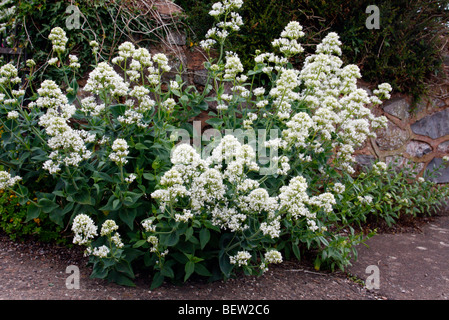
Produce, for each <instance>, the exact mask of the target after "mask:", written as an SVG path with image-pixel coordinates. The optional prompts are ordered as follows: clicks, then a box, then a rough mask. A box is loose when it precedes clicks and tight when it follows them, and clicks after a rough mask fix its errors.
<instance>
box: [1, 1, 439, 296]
mask: <svg viewBox="0 0 449 320" xmlns="http://www.w3.org/2000/svg"><path fill="white" fill-rule="evenodd" d="M241 5H242V1H238V0H225V1H223V2H218V3H216V4H214V5H213V7H212V10H211V15H212V16H214V17H215V18H216V19H217V24H216V26H214V27H213V28H212V29H211V30H210V32H208V38H207V39H206V40H204V41H203V42H202V43H201V45H202V47H203V48H204V49H205V50H206V51H210V50H212V49H213V48H214V47H217V48H218V53H219V55H218V59H215V60H214V59H212V58H210V60H209V61H208V62H207V63H206V64H205V66H206V68H207V69H208V71H209V75H208V82H209V83H208V84H207V85H206V87H205V89H204V91H203V92H198V91H197V89H196V88H195V87H193V86H187V85H186V84H185V83H183V82H182V78H181V76H180V75H176V76H175V77H173V78H172V79H169V80H168V81H165V80H163V77H162V76H163V74H164V73H166V72H168V71H170V69H171V67H170V65H169V61H168V59H167V57H166V56H165V55H164V54H160V53H156V54H151V53H150V52H149V51H148V50H146V49H145V48H136V47H135V46H134V45H133V44H132V43H130V42H125V43H123V44H121V45H120V46H119V47H118V54H117V55H116V56H115V57H114V59H112V64H110V63H108V62H98V61H97V60H95V61H96V65H95V67H94V69H93V71H92V72H91V73H90V74H89V77H88V79H87V82H86V85H85V86H84V88H83V89H84V91H85V92H87V93H89V94H90V95H89V96H87V97H85V98H83V99H81V100H80V99H79V98H78V97H77V96H76V91H77V90H78V87H77V84H76V81H75V82H74V81H73V80H72V81H70V80H69V76H70V75H71V72H73V70H76V68H79V64H78V63H77V58H76V57H75V56H71V58H70V59H69V61H68V63H69V65H68V66H63V61H60V65H61V66H60V68H63V69H64V70H67V74H66V77H65V78H66V83H65V84H61V85H58V84H57V83H56V82H54V81H52V80H45V81H43V82H42V83H41V85H40V88H39V89H38V90H37V93H38V97H37V99H35V100H33V101H29V100H30V99H27V98H26V97H25V96H24V95H25V90H24V89H19V90H17V89H16V87H17V85H18V84H19V83H20V79H19V78H18V73H17V69H15V67H14V66H12V65H10V64H7V65H5V66H3V67H1V68H0V76H1V78H0V84H1V85H2V89H3V93H2V95H1V96H0V98H1V101H2V111H1V113H2V117H1V123H0V125H2V126H3V128H5V133H4V134H3V136H2V146H3V148H4V150H5V152H4V153H2V154H1V156H0V161H1V163H2V164H4V165H5V166H6V167H7V168H8V171H2V172H0V179H1V180H0V183H1V189H8V190H10V191H13V192H15V193H16V194H17V195H18V196H20V197H21V199H22V200H21V201H23V202H24V203H25V202H27V201H29V202H30V205H29V209H28V213H27V219H28V220H32V219H37V218H39V217H40V216H41V215H43V214H48V217H49V219H50V220H51V221H53V222H54V223H56V224H57V225H58V226H60V227H66V228H67V229H70V230H72V232H73V234H74V237H73V242H74V243H75V244H78V245H82V246H85V247H86V251H85V253H86V255H89V256H90V262H91V263H92V264H93V273H92V276H94V277H98V278H104V279H108V280H110V281H115V282H117V283H120V284H125V285H132V279H133V278H134V272H133V266H136V265H139V266H144V267H146V268H147V269H149V270H150V271H151V272H152V276H153V283H152V287H157V286H159V285H161V284H162V283H163V281H164V279H171V280H175V281H186V280H187V279H189V278H190V277H191V276H192V274H194V273H196V274H198V275H200V276H206V277H210V278H211V279H220V278H223V277H224V278H228V277H231V276H233V275H235V274H236V272H238V271H239V270H242V271H243V272H245V273H246V274H262V273H263V272H265V271H266V270H267V268H268V267H269V265H270V264H272V263H280V262H282V261H283V259H284V258H287V259H289V258H290V257H291V256H292V255H293V256H296V257H297V258H298V259H300V258H301V256H302V255H303V253H304V252H305V251H309V252H313V253H315V255H316V261H315V266H316V268H319V267H320V266H321V265H322V264H323V263H324V264H326V265H330V266H331V267H332V268H334V267H335V266H338V267H341V268H344V266H346V265H347V264H348V263H349V262H350V259H351V258H352V257H354V256H355V255H356V251H355V245H356V244H358V243H360V242H361V241H363V240H364V237H363V234H362V233H357V232H355V231H354V228H353V226H354V225H357V224H360V223H362V222H363V221H365V219H366V217H367V216H369V214H372V213H375V214H376V212H378V210H380V212H381V213H380V214H379V216H381V217H390V216H393V217H394V214H390V211H392V212H395V209H393V208H391V207H388V206H384V207H380V209H378V207H377V206H378V205H379V206H381V205H383V204H384V203H389V201H390V200H389V199H383V198H382V199H381V197H382V195H381V194H379V193H375V192H374V190H375V189H376V188H377V187H378V186H386V188H387V189H388V187H391V186H394V184H392V183H390V184H388V183H385V179H384V178H382V179H377V178H374V177H384V176H385V174H386V170H387V168H386V166H385V164H383V163H378V164H376V165H374V166H373V169H372V172H368V173H363V175H358V176H357V175H356V174H355V173H356V172H355V170H354V164H353V156H352V155H353V153H354V151H355V149H356V148H357V147H359V146H361V145H362V144H363V142H364V141H365V140H366V139H367V138H368V137H373V136H375V130H376V129H377V128H379V127H382V126H384V125H385V124H386V118H384V117H375V116H374V115H372V114H371V112H370V109H369V108H368V105H369V104H379V103H381V100H383V99H388V98H389V92H390V91H391V87H390V86H389V85H388V84H386V83H385V84H382V85H380V86H379V88H378V89H377V90H374V95H373V96H369V95H368V94H367V92H366V91H365V90H362V89H358V88H357V85H356V81H357V79H358V78H360V77H361V74H360V72H359V69H358V68H357V66H355V65H348V66H343V62H342V61H341V59H340V58H339V55H340V54H341V49H340V46H341V43H340V41H339V38H338V35H337V34H335V33H329V34H328V35H327V36H326V37H325V38H324V39H323V41H322V42H321V44H319V45H318V46H317V48H316V52H315V54H314V55H311V56H309V57H307V58H305V61H304V66H303V68H302V69H301V70H295V69H293V68H292V67H291V64H289V58H291V57H293V56H295V55H297V54H300V53H301V52H302V51H303V49H302V46H301V44H300V43H299V39H300V38H301V37H302V36H303V35H304V33H303V31H302V27H301V25H300V24H299V23H298V22H295V21H292V22H290V23H289V24H288V25H287V26H286V27H285V30H284V31H283V32H282V33H281V35H280V38H279V39H275V40H274V41H273V48H274V50H275V52H269V53H262V52H258V53H257V55H256V57H255V67H254V69H253V70H250V71H248V72H245V70H244V68H243V66H242V64H241V62H240V59H239V57H238V55H237V54H235V53H233V52H231V51H226V50H225V48H226V38H227V37H228V35H229V34H230V33H232V32H235V31H238V30H239V28H240V26H241V25H242V23H243V22H242V20H241V18H240V16H239V15H238V13H237V12H236V11H235V10H237V9H238V8H240V6H241ZM50 40H51V41H52V44H53V51H54V52H55V53H56V54H57V55H58V57H59V56H60V54H61V53H62V52H64V51H65V50H66V49H65V35H64V31H63V30H62V29H61V28H55V29H53V30H52V32H51V34H50ZM91 45H92V49H93V52H94V54H95V52H96V48H97V45H96V43H94V42H93V43H91ZM55 58H56V57H55ZM52 59H53V58H52ZM56 59H60V58H56ZM50 60H51V59H50ZM50 62H52V61H49V63H50ZM29 63H30V65H32V61H30V62H29ZM52 63H53V62H52ZM54 67H55V68H58V64H54ZM256 77H258V78H260V80H263V79H265V80H266V79H268V80H269V81H268V82H267V85H266V87H265V86H261V87H257V88H254V87H253V83H254V80H255V79H256ZM258 83H262V82H261V81H259V82H258ZM64 91H65V92H64ZM208 102H210V103H212V102H214V103H216V105H217V107H216V109H211V110H210V111H209V115H210V116H211V118H210V119H209V120H208V121H207V122H208V123H209V124H210V125H211V126H212V127H213V128H214V129H213V130H212V132H213V136H214V137H215V139H213V140H212V141H211V139H209V140H208V141H209V142H210V143H209V145H208V146H207V148H206V150H202V151H201V150H199V149H196V148H195V147H193V146H191V145H190V142H191V141H190V137H191V135H192V134H193V132H192V125H191V124H190V123H189V119H191V118H192V117H194V116H195V115H197V114H198V113H199V112H200V111H201V110H207V109H208V108H209V105H208ZM180 133H183V134H182V135H181V136H180V135H179V134H180ZM184 133H185V134H184ZM267 134H269V136H268V135H267ZM186 136H187V138H186V139H184V138H185V137H186ZM222 136H223V138H221V137H222ZM179 137H181V138H182V139H183V140H182V141H181V142H180V143H178V141H177V139H178V138H179ZM245 138H247V139H245ZM267 139H268V140H267ZM246 140H247V142H246ZM266 148H268V150H269V155H267V154H266ZM376 179H377V180H376ZM39 181H45V183H46V184H47V185H48V186H50V187H49V188H48V189H49V190H50V191H48V192H38V193H36V199H29V198H30V196H29V195H30V194H31V193H30V191H29V188H30V187H32V186H33V183H36V182H38V183H39ZM402 181H403V180H401V182H402ZM431 187H433V185H431V183H428V184H427V189H430V188H431ZM382 190H384V189H382ZM388 190H390V189H388ZM390 192H391V193H393V194H395V195H396V194H399V193H401V191H400V190H397V189H394V188H393V190H390ZM403 193H404V192H403ZM441 196H442V197H443V193H441ZM373 201H377V202H375V204H376V206H374V207H373V206H372V205H371V204H372V203H373ZM423 201H425V199H423ZM437 202H438V199H435V203H437ZM69 226H71V228H69ZM99 226H101V228H100V230H99V229H98V228H99Z"/></svg>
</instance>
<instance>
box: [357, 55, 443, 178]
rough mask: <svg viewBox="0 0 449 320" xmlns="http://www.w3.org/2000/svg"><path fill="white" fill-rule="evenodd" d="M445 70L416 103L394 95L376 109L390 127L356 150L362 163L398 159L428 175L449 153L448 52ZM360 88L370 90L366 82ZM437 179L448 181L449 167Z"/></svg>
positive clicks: (378, 132) (419, 173)
mask: <svg viewBox="0 0 449 320" xmlns="http://www.w3.org/2000/svg"><path fill="white" fill-rule="evenodd" d="M443 57H444V59H443V61H444V64H443V67H444V71H445V72H443V73H442V74H440V75H439V76H438V77H433V78H432V79H431V80H430V81H429V93H428V94H427V95H426V96H424V97H422V98H421V101H420V102H419V103H417V104H416V105H413V104H412V99H411V98H410V97H409V96H406V95H401V94H392V98H391V99H390V100H388V101H385V102H384V103H383V104H382V105H380V106H379V107H377V108H375V109H374V110H373V112H374V113H375V114H376V115H384V116H386V117H387V118H388V120H389V121H388V127H387V128H385V129H380V130H378V131H377V132H376V133H377V138H372V139H371V140H370V141H368V143H367V144H366V145H365V146H363V147H362V148H361V149H360V150H358V151H357V152H356V160H357V162H358V163H359V164H361V165H369V164H370V163H372V162H373V161H374V160H375V159H379V160H381V161H384V162H386V163H391V162H392V161H395V165H396V166H398V167H402V166H411V167H413V168H414V171H416V173H417V174H418V176H422V177H428V176H429V173H430V172H431V171H432V170H434V169H437V168H439V167H440V165H441V164H442V163H443V160H442V158H443V157H444V156H449V52H446V51H445V53H444V54H443ZM361 87H363V88H365V89H366V90H368V91H370V89H369V86H368V85H367V84H361ZM431 179H432V180H434V181H435V182H439V183H448V182H449V168H447V167H446V168H440V169H439V175H437V176H435V177H434V178H431Z"/></svg>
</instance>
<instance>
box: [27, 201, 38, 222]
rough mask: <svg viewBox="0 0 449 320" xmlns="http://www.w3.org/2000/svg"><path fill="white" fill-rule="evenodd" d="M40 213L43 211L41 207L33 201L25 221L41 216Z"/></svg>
mask: <svg viewBox="0 0 449 320" xmlns="http://www.w3.org/2000/svg"><path fill="white" fill-rule="evenodd" d="M40 213H41V208H39V207H38V206H37V205H35V204H34V203H31V204H30V205H29V206H28V211H27V218H26V220H25V222H28V221H30V220H32V219H36V218H37V217H39V215H40Z"/></svg>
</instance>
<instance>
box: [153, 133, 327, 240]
mask: <svg viewBox="0 0 449 320" xmlns="http://www.w3.org/2000/svg"><path fill="white" fill-rule="evenodd" d="M254 160H255V152H254V150H253V149H252V147H251V146H250V145H246V144H244V145H242V144H241V143H240V142H239V141H238V139H237V138H235V137H234V136H232V135H226V136H225V137H224V138H223V139H222V140H221V141H220V143H219V144H218V145H217V146H216V147H215V148H214V149H213V150H212V153H211V155H210V156H209V157H207V158H206V160H203V159H201V157H200V155H199V154H198V153H197V152H196V150H195V149H194V148H193V147H191V146H190V145H188V144H181V145H179V146H178V147H176V148H175V150H174V151H173V153H172V157H171V161H172V163H173V167H172V168H171V169H170V170H168V171H167V172H166V173H165V174H164V176H163V177H162V178H161V181H160V185H161V188H160V189H159V190H156V191H155V192H153V193H152V195H151V196H152V197H153V198H154V199H157V200H158V201H159V202H160V208H161V210H166V209H167V208H169V210H172V208H173V207H175V208H176V203H177V202H180V200H181V199H183V201H184V202H185V201H188V203H189V204H190V205H189V207H188V208H185V207H184V208H183V215H181V214H180V213H176V212H173V213H172V214H173V215H174V217H175V219H176V220H177V221H187V220H189V219H192V218H193V217H194V216H195V215H199V214H201V213H204V212H207V213H208V214H209V215H210V218H211V221H212V223H213V224H214V225H216V226H218V227H220V228H222V229H227V230H230V231H232V232H237V231H238V232H241V231H244V230H246V229H247V228H248V223H249V218H248V217H249V216H251V217H255V218H256V219H262V221H261V225H260V230H261V231H262V233H263V234H264V235H267V236H269V237H271V238H277V237H279V235H280V232H281V223H280V221H281V215H280V213H279V212H281V211H283V210H284V211H287V212H289V214H290V216H291V217H292V218H294V219H299V218H301V217H306V218H307V220H309V221H313V223H315V221H314V220H315V219H316V218H317V217H316V212H317V210H320V209H322V210H323V211H324V212H327V213H329V212H331V211H332V209H333V205H334V204H335V199H334V196H333V194H331V193H328V192H326V193H323V194H320V195H317V196H313V197H309V196H308V194H307V192H306V191H307V187H308V186H307V183H306V180H305V179H304V178H303V177H296V178H293V179H292V180H291V182H290V185H288V186H284V187H283V188H281V190H280V191H281V194H280V195H279V196H278V197H273V196H270V195H269V193H268V192H267V190H266V189H264V188H261V187H260V185H259V183H258V182H257V181H255V180H252V179H250V178H248V176H247V173H248V172H249V171H258V170H259V166H258V165H257V163H256V162H255V161H254ZM277 161H278V162H279V163H281V168H280V169H279V170H280V172H278V173H280V174H287V172H288V169H289V165H288V158H287V157H285V156H283V157H281V158H279V159H277ZM231 189H232V190H233V192H232V196H229V194H230V193H228V192H227V191H228V190H231ZM309 207H310V209H309ZM310 224H312V222H310ZM315 225H316V224H315Z"/></svg>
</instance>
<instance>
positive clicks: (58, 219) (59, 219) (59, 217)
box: [48, 207, 64, 227]
mask: <svg viewBox="0 0 449 320" xmlns="http://www.w3.org/2000/svg"><path fill="white" fill-rule="evenodd" d="M62 212H63V210H61V209H60V208H59V207H58V208H57V209H55V210H53V211H52V212H50V214H49V215H48V216H49V218H50V220H51V221H53V222H54V223H56V224H57V225H58V226H60V227H64V221H63V218H64V214H63V213H62Z"/></svg>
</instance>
